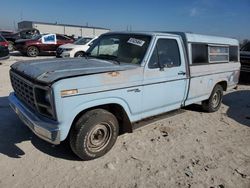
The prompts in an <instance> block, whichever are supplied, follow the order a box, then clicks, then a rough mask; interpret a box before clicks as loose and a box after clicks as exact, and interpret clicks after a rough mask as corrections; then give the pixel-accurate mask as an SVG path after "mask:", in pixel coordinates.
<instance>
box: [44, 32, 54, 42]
mask: <svg viewBox="0 0 250 188" xmlns="http://www.w3.org/2000/svg"><path fill="white" fill-rule="evenodd" d="M42 43H43V44H56V35H55V34H48V35H43V36H42Z"/></svg>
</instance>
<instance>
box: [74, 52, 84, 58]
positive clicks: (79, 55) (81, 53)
mask: <svg viewBox="0 0 250 188" xmlns="http://www.w3.org/2000/svg"><path fill="white" fill-rule="evenodd" d="M83 56H84V53H83V52H76V53H75V57H83Z"/></svg>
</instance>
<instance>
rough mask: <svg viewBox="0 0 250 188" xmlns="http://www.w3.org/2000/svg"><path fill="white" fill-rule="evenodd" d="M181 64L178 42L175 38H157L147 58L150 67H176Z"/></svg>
mask: <svg viewBox="0 0 250 188" xmlns="http://www.w3.org/2000/svg"><path fill="white" fill-rule="evenodd" d="M180 65H181V59H180V52H179V47H178V43H177V41H176V40H175V39H158V41H157V43H156V45H155V49H154V51H153V54H152V56H151V58H150V60H149V64H148V67H149V68H150V69H155V68H160V67H169V68H170V67H178V66H180Z"/></svg>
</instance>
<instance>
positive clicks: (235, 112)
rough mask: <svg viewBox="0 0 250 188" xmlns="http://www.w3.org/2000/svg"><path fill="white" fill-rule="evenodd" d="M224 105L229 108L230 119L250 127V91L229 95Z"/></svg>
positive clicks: (226, 96) (224, 100)
mask: <svg viewBox="0 0 250 188" xmlns="http://www.w3.org/2000/svg"><path fill="white" fill-rule="evenodd" d="M223 103H224V104H225V105H226V106H228V107H229V109H228V111H227V116H228V117H230V118H232V119H234V120H235V121H237V122H238V123H240V124H242V125H245V126H248V127H250V90H240V91H235V92H232V93H228V94H226V95H225V96H224V98H223Z"/></svg>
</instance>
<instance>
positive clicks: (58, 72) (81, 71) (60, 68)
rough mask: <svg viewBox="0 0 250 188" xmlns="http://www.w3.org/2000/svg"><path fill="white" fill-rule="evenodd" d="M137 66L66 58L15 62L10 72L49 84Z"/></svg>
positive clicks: (98, 60)
mask: <svg viewBox="0 0 250 188" xmlns="http://www.w3.org/2000/svg"><path fill="white" fill-rule="evenodd" d="M137 67H138V65H134V64H125V63H122V64H120V65H117V64H114V63H113V62H110V61H105V60H100V59H85V58H68V59H46V60H35V61H34V60H32V61H23V62H16V63H14V64H13V65H11V68H12V70H14V71H15V72H19V73H21V74H23V75H25V76H27V77H29V78H31V79H34V80H36V81H38V82H42V83H45V84H51V83H53V82H55V81H57V80H60V79H63V78H67V77H75V76H83V75H90V74H97V73H105V72H110V71H124V70H129V69H135V68H137Z"/></svg>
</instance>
